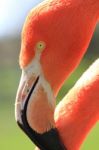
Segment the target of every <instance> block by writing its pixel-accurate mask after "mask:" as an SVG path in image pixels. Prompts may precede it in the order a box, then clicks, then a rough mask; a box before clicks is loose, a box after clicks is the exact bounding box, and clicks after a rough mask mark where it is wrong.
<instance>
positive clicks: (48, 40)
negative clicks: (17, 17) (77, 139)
mask: <svg viewBox="0 0 99 150" xmlns="http://www.w3.org/2000/svg"><path fill="white" fill-rule="evenodd" d="M46 11H47V10H46ZM41 12H42V13H40V15H39V13H38V9H37V10H36V9H35V11H34V10H32V11H31V12H30V14H29V16H28V17H27V19H26V22H25V24H24V27H23V31H22V44H21V52H20V60H19V63H20V67H21V68H22V76H21V80H20V84H19V88H18V92H17V96H16V107H15V116H16V120H17V122H18V124H19V126H20V127H21V128H22V129H23V130H24V131H25V133H26V134H27V135H28V136H29V137H30V139H32V141H34V143H35V144H36V145H38V146H39V147H40V148H41V149H42V150H43V146H41V145H42V143H43V144H44V147H45V145H46V144H45V143H48V147H50V145H53V143H50V142H49V141H48V139H49V138H51V137H52V135H53V139H54V140H53V141H52V142H54V144H55V147H56V149H57V150H58V148H60V149H61V150H63V148H62V147H63V146H62V144H61V142H60V139H59V136H58V132H57V130H56V129H55V123H54V109H55V94H56V89H57V85H58V84H59V83H61V82H60V81H59V79H58V77H57V76H59V75H58V74H57V72H58V71H59V67H60V68H61V66H60V61H61V62H62V63H63V61H62V59H63V58H62V57H60V51H59V49H61V46H64V45H62V43H64V42H60V40H59V37H58V32H56V31H55V30H56V29H55V26H54V27H51V24H52V22H51V20H53V17H54V16H53V15H51V14H50V13H48V14H47V12H46V13H44V12H43V11H41ZM46 15H47V17H46ZM48 17H49V19H48ZM50 19H51V20H50ZM53 21H54V20H53ZM53 23H54V22H53ZM53 33H55V34H53ZM53 37H54V38H53ZM57 57H59V58H61V60H59V61H57ZM62 63H61V65H62ZM31 133H32V135H31ZM42 137H43V142H42V143H40V142H41V141H42V140H41V139H42ZM38 139H39V140H38ZM46 139H47V141H46ZM38 141H39V142H38ZM57 141H58V142H57ZM38 143H39V144H38ZM48 147H46V149H48ZM44 150H45V149H44Z"/></svg>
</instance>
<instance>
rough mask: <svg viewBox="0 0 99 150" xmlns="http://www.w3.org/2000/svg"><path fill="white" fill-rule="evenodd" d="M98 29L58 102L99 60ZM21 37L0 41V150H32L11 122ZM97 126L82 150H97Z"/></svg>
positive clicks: (17, 81)
mask: <svg viewBox="0 0 99 150" xmlns="http://www.w3.org/2000/svg"><path fill="white" fill-rule="evenodd" d="M98 39H99V28H98V29H97V32H95V36H94V38H93V40H92V42H91V44H90V47H89V50H88V52H87V53H86V55H85V56H84V59H83V60H82V62H81V64H80V65H79V67H78V68H77V69H76V71H75V72H74V73H73V74H72V75H71V77H70V78H69V79H68V81H66V82H65V84H64V86H63V88H62V89H61V91H60V93H59V95H58V97H57V99H58V101H59V100H61V99H62V97H63V96H64V95H65V94H66V93H67V92H68V90H69V89H70V88H71V87H72V86H73V85H74V84H75V82H76V81H77V80H78V78H79V77H80V76H81V74H82V73H83V72H84V71H85V70H86V68H88V66H89V65H90V64H91V63H92V62H93V61H94V60H95V59H96V58H99V42H98ZM19 50H20V38H19V37H12V38H4V39H1V40H0V150H13V149H14V150H17V149H19V150H21V149H22V150H23V149H24V150H27V149H28V150H33V144H32V143H31V141H30V140H29V139H28V138H27V137H26V136H25V135H24V134H23V132H21V130H20V129H19V128H18V127H17V125H16V122H15V119H14V101H15V95H16V91H17V87H18V83H19V78H20V75H21V71H20V69H19V66H18V55H19ZM98 141H99V123H97V124H96V126H95V127H94V128H93V129H92V131H91V132H90V134H89V135H88V137H87V139H86V141H85V142H84V144H83V145H82V148H81V150H98V149H99V142H98Z"/></svg>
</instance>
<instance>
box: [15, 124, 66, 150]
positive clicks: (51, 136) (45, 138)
mask: <svg viewBox="0 0 99 150" xmlns="http://www.w3.org/2000/svg"><path fill="white" fill-rule="evenodd" d="M17 123H18V125H19V127H20V128H21V129H22V130H23V131H24V132H25V133H26V134H27V135H28V137H29V138H30V139H31V141H32V142H33V143H35V145H36V146H37V147H39V148H40V150H67V148H65V146H64V144H63V143H62V141H61V139H60V137H59V134H58V131H57V129H56V128H53V129H51V130H49V131H47V132H45V133H43V134H39V133H37V132H35V131H34V130H33V129H31V128H26V127H25V126H24V125H22V124H20V123H19V122H17Z"/></svg>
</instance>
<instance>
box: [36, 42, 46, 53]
mask: <svg viewBox="0 0 99 150" xmlns="http://www.w3.org/2000/svg"><path fill="white" fill-rule="evenodd" d="M45 47H46V44H45V42H44V41H39V42H38V43H37V44H36V49H37V50H38V51H40V52H41V51H43V50H44V49H45Z"/></svg>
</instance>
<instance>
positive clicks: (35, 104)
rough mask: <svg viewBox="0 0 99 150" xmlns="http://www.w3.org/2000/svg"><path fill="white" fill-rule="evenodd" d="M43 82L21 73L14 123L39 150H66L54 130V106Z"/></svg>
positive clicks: (39, 77)
mask: <svg viewBox="0 0 99 150" xmlns="http://www.w3.org/2000/svg"><path fill="white" fill-rule="evenodd" d="M44 82H45V81H44V80H43V78H42V77H41V76H40V75H39V76H35V75H32V76H28V77H27V76H26V75H25V74H24V72H23V73H22V76H21V80H20V84H19V88H18V92H17V96H16V104H15V117H16V121H17V123H18V125H19V126H20V128H21V129H22V130H23V131H24V132H25V133H26V134H27V135H28V137H29V138H30V139H31V140H32V142H34V143H35V144H36V145H37V146H38V147H39V148H40V149H41V150H66V148H65V147H64V145H63V144H62V142H61V140H60V137H59V134H58V131H57V129H56V128H55V123H54V105H53V104H52V103H51V102H50V101H49V98H48V95H49V94H48V93H47V89H44V87H45V86H44V85H43V83H44ZM46 84H47V83H46ZM46 87H47V88H48V85H46ZM49 91H50V90H49Z"/></svg>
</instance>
